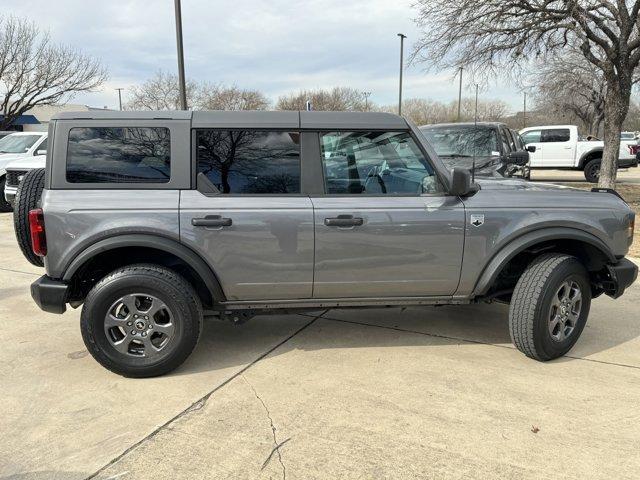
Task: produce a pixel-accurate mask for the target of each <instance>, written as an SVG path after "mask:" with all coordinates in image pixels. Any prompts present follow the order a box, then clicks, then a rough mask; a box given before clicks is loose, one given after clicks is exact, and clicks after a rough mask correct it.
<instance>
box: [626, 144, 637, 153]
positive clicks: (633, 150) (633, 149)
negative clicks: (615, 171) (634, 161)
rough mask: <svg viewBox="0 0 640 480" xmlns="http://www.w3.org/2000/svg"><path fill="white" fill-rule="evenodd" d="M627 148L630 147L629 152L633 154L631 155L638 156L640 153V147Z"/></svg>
mask: <svg viewBox="0 0 640 480" xmlns="http://www.w3.org/2000/svg"><path fill="white" fill-rule="evenodd" d="M627 147H629V152H631V155H636V154H637V153H638V152H640V145H627Z"/></svg>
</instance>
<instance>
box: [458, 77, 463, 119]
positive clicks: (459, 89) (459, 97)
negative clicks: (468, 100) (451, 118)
mask: <svg viewBox="0 0 640 480" xmlns="http://www.w3.org/2000/svg"><path fill="white" fill-rule="evenodd" d="M459 72H460V73H459V75H460V85H459V86H458V122H459V121H460V108H461V107H462V67H460V69H459Z"/></svg>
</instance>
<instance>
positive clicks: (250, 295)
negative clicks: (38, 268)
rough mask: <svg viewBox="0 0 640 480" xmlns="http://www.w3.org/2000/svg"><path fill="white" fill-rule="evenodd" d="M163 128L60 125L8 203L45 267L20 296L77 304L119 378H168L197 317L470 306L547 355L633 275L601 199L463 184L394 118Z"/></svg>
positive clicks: (292, 118) (545, 189)
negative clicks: (488, 304) (505, 312)
mask: <svg viewBox="0 0 640 480" xmlns="http://www.w3.org/2000/svg"><path fill="white" fill-rule="evenodd" d="M158 116H159V114H158V112H80V113H60V114H58V115H57V116H56V117H54V119H53V120H52V121H51V123H50V129H51V130H50V131H51V132H52V133H51V134H52V139H53V140H52V148H51V149H50V150H49V152H48V159H47V167H46V168H47V171H46V175H45V172H44V171H43V170H41V169H37V170H32V171H30V172H28V173H27V174H26V175H25V178H24V180H23V181H22V182H21V184H20V187H19V188H18V194H17V197H16V233H17V236H18V239H19V241H20V242H21V244H24V243H25V242H26V241H27V240H28V241H29V244H30V248H31V254H32V255H37V258H39V259H44V264H45V269H46V274H45V275H44V276H42V277H41V278H40V279H38V280H37V281H35V282H34V283H33V285H32V286H31V294H32V297H33V299H34V301H35V302H36V303H37V304H38V305H39V306H40V308H42V309H43V310H45V311H47V312H54V313H63V312H64V311H65V310H66V306H67V304H68V305H70V306H72V307H79V306H81V305H82V315H81V322H80V329H81V332H82V336H83V339H84V342H85V345H86V347H87V349H88V350H89V352H90V353H91V354H92V355H93V357H94V358H95V359H96V360H97V361H98V362H100V363H101V364H102V365H103V366H105V367H106V368H108V369H110V370H112V371H114V372H116V373H119V374H122V375H126V376H132V377H147V376H153V375H160V374H163V373H166V372H169V371H171V370H172V369H174V368H176V367H177V366H178V365H180V364H181V363H182V362H183V361H184V360H185V359H186V358H187V357H188V356H189V354H190V353H191V351H192V350H193V348H194V347H195V345H196V343H197V341H198V337H199V335H200V331H201V329H202V321H203V316H204V315H216V316H218V317H219V318H221V319H225V320H229V321H231V322H233V323H242V322H244V321H245V320H247V319H248V318H250V317H252V316H254V315H258V314H263V313H267V312H272V311H300V310H317V309H320V308H323V309H324V308H341V307H375V306H378V307H379V306H398V305H443V304H465V303H471V302H479V301H503V302H510V303H511V305H510V309H509V326H510V332H511V336H512V338H513V342H514V343H515V345H516V347H517V348H518V349H520V350H521V351H522V352H523V353H524V354H525V355H527V356H529V357H531V358H534V359H537V360H550V359H553V358H556V357H558V356H561V355H564V354H565V353H566V352H568V351H569V349H570V348H571V347H572V346H573V345H574V344H575V342H576V341H577V340H578V337H579V336H580V333H581V332H582V329H583V328H584V326H585V323H586V321H587V316H588V314H589V307H590V302H591V299H592V298H593V297H596V296H598V295H600V294H602V293H605V294H607V295H609V296H611V297H614V298H616V297H618V296H620V295H622V294H623V292H624V291H625V289H626V288H627V287H628V286H629V285H630V284H631V283H632V282H633V281H634V280H635V278H636V277H637V273H638V269H637V267H636V265H635V264H634V263H632V262H631V261H629V260H627V259H625V258H624V256H625V255H626V254H627V251H628V249H629V245H630V244H631V242H632V239H633V227H634V221H635V215H634V213H633V211H632V210H631V208H629V206H628V205H627V204H626V203H625V202H624V201H623V200H622V199H621V198H620V197H619V196H618V195H617V194H616V193H615V192H613V191H601V190H599V191H595V192H586V191H581V190H574V189H570V188H566V187H560V186H554V185H547V184H533V183H530V182H526V181H523V180H516V179H504V178H503V179H492V178H481V177H480V176H478V177H476V182H472V180H471V176H470V172H469V170H468V169H466V168H459V167H454V168H453V170H451V169H449V168H447V167H446V166H445V165H444V164H443V163H442V161H441V160H440V159H439V157H438V156H437V154H436V153H435V151H434V150H433V148H432V147H431V145H430V144H429V142H428V141H427V139H426V138H425V137H424V135H423V134H422V133H421V131H420V130H419V129H418V128H417V127H416V126H414V125H413V124H411V123H410V122H408V121H406V120H405V119H403V118H401V117H398V116H396V115H391V114H386V113H374V112H371V113H369V112H366V113H353V112H248V111H245V112H190V111H188V112H187V111H181V112H162V115H161V116H162V118H158ZM41 192H42V193H41ZM40 194H41V195H42V196H41V200H40V206H39V207H37V208H33V207H30V211H29V212H28V213H26V210H27V206H28V205H33V204H34V203H36V204H37V203H38V201H37V200H34V199H37V198H38V197H39V196H40ZM558 206H562V208H558ZM20 212H23V213H24V216H22V215H21V214H20ZM25 217H28V219H29V222H28V226H29V229H28V232H27V234H26V235H25V233H24V232H25V231H24V228H23V227H24V225H23V224H24V218H25ZM28 258H29V259H30V260H32V258H31V257H29V256H28Z"/></svg>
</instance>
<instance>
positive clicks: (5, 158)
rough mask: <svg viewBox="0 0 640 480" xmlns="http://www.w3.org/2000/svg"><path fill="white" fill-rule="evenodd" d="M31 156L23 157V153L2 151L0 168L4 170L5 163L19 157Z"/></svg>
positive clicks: (16, 159)
mask: <svg viewBox="0 0 640 480" xmlns="http://www.w3.org/2000/svg"><path fill="white" fill-rule="evenodd" d="M25 158H31V156H27V157H25V154H24V153H3V154H1V155H0V170H2V171H4V169H5V168H6V166H7V165H9V164H10V163H13V162H16V161H18V160H20V159H25Z"/></svg>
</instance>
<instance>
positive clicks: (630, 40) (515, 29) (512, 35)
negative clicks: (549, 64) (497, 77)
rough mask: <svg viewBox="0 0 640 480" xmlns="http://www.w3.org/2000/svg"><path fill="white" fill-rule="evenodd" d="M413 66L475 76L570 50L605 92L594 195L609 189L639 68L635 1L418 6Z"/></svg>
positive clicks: (437, 1)
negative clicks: (463, 70) (596, 74)
mask: <svg viewBox="0 0 640 480" xmlns="http://www.w3.org/2000/svg"><path fill="white" fill-rule="evenodd" d="M416 6H417V8H418V18H417V23H418V25H419V26H420V27H421V29H422V36H421V38H420V39H419V41H418V42H417V44H416V45H415V49H414V52H413V57H412V58H413V59H416V60H418V61H420V60H422V61H428V62H430V63H431V64H434V63H435V64H438V65H441V66H446V67H459V66H465V67H474V68H475V70H476V72H478V73H485V74H487V73H495V71H496V70H497V69H498V68H499V67H502V68H507V69H510V70H513V69H514V68H517V67H518V66H522V65H524V64H525V63H526V62H527V61H528V60H530V59H532V58H539V59H548V58H550V57H551V56H552V55H554V54H555V53H557V52H558V51H560V50H562V49H565V48H567V46H571V45H576V46H577V48H579V50H580V52H581V53H582V55H583V57H584V59H585V60H584V61H585V62H588V63H589V64H591V65H592V66H593V68H596V69H598V70H599V71H600V72H602V75H603V77H604V81H605V85H606V92H605V106H604V141H605V149H604V153H603V161H602V168H601V170H600V181H599V185H600V186H601V187H609V188H611V187H613V186H614V185H615V179H616V173H617V160H618V149H619V147H620V130H621V127H622V124H623V122H624V120H625V118H626V116H627V113H628V110H629V100H630V96H631V89H632V86H633V83H634V81H636V80H637V79H638V78H637V76H636V77H635V78H634V75H635V74H636V73H635V72H636V70H637V68H638V64H640V21H638V18H640V17H639V13H640V0H616V1H610V0H482V1H480V0H417V4H416Z"/></svg>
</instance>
